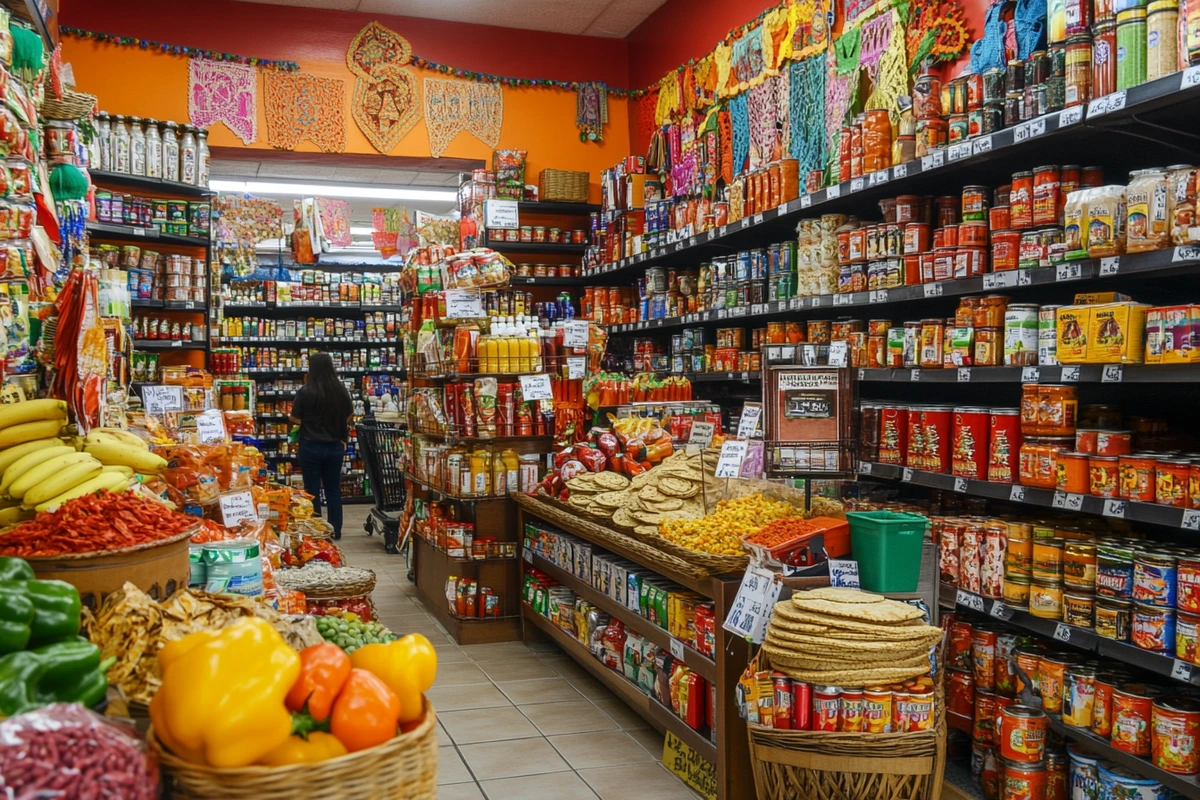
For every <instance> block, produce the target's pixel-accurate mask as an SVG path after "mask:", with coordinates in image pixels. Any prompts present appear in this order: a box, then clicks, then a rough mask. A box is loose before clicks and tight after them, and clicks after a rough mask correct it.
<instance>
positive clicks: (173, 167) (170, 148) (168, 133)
mask: <svg viewBox="0 0 1200 800" xmlns="http://www.w3.org/2000/svg"><path fill="white" fill-rule="evenodd" d="M178 129H179V126H178V125H176V124H175V123H174V122H171V121H170V120H167V122H166V124H164V125H163V133H162V176H163V180H167V181H178V180H179V133H178Z"/></svg>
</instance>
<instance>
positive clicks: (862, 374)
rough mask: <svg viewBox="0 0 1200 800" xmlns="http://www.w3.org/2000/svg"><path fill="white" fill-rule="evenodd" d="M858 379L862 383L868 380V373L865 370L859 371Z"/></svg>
mask: <svg viewBox="0 0 1200 800" xmlns="http://www.w3.org/2000/svg"><path fill="white" fill-rule="evenodd" d="M858 379H859V380H860V381H865V380H866V379H867V371H866V370H865V369H860V370H859V371H858Z"/></svg>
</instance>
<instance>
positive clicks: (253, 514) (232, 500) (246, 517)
mask: <svg viewBox="0 0 1200 800" xmlns="http://www.w3.org/2000/svg"><path fill="white" fill-rule="evenodd" d="M217 502H218V503H220V505H221V522H222V524H223V525H224V526H225V527H226V528H233V527H236V526H237V525H238V523H240V522H242V521H247V522H258V509H256V508H255V507H254V495H252V494H250V492H226V493H225V494H223V495H221V496H219V497H218V498H217Z"/></svg>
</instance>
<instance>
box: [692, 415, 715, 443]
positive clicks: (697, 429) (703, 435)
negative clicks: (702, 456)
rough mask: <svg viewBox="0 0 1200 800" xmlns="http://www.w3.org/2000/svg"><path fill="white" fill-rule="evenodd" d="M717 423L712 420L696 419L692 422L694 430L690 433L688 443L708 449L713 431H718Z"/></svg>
mask: <svg viewBox="0 0 1200 800" xmlns="http://www.w3.org/2000/svg"><path fill="white" fill-rule="evenodd" d="M716 427H717V426H716V425H715V424H713V423H711V422H700V421H698V420H697V421H695V422H693V423H692V432H691V433H690V434H688V440H687V443H688V444H695V445H699V446H700V447H701V448H702V449H704V450H707V449H708V446H709V445H711V444H712V440H713V433H714V432H715V431H716Z"/></svg>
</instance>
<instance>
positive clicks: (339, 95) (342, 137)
mask: <svg viewBox="0 0 1200 800" xmlns="http://www.w3.org/2000/svg"><path fill="white" fill-rule="evenodd" d="M345 87H346V84H345V82H344V81H339V80H336V79H334V78H319V77H317V76H316V75H309V74H308V73H306V72H294V73H284V72H265V73H263V89H264V95H265V99H264V106H265V108H266V117H267V143H268V144H270V145H271V146H272V147H276V148H279V149H281V150H295V149H296V147H297V146H298V145H299V144H300V142H302V141H304V140H305V139H308V140H309V141H311V142H312V143H313V144H315V145H316V146H317V147H318V148H319V149H320V150H321V151H322V152H324V153H342V152H345V150H346V122H345V119H344V117H343V115H342V105H343V103H344V102H345V100H344V98H345Z"/></svg>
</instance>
